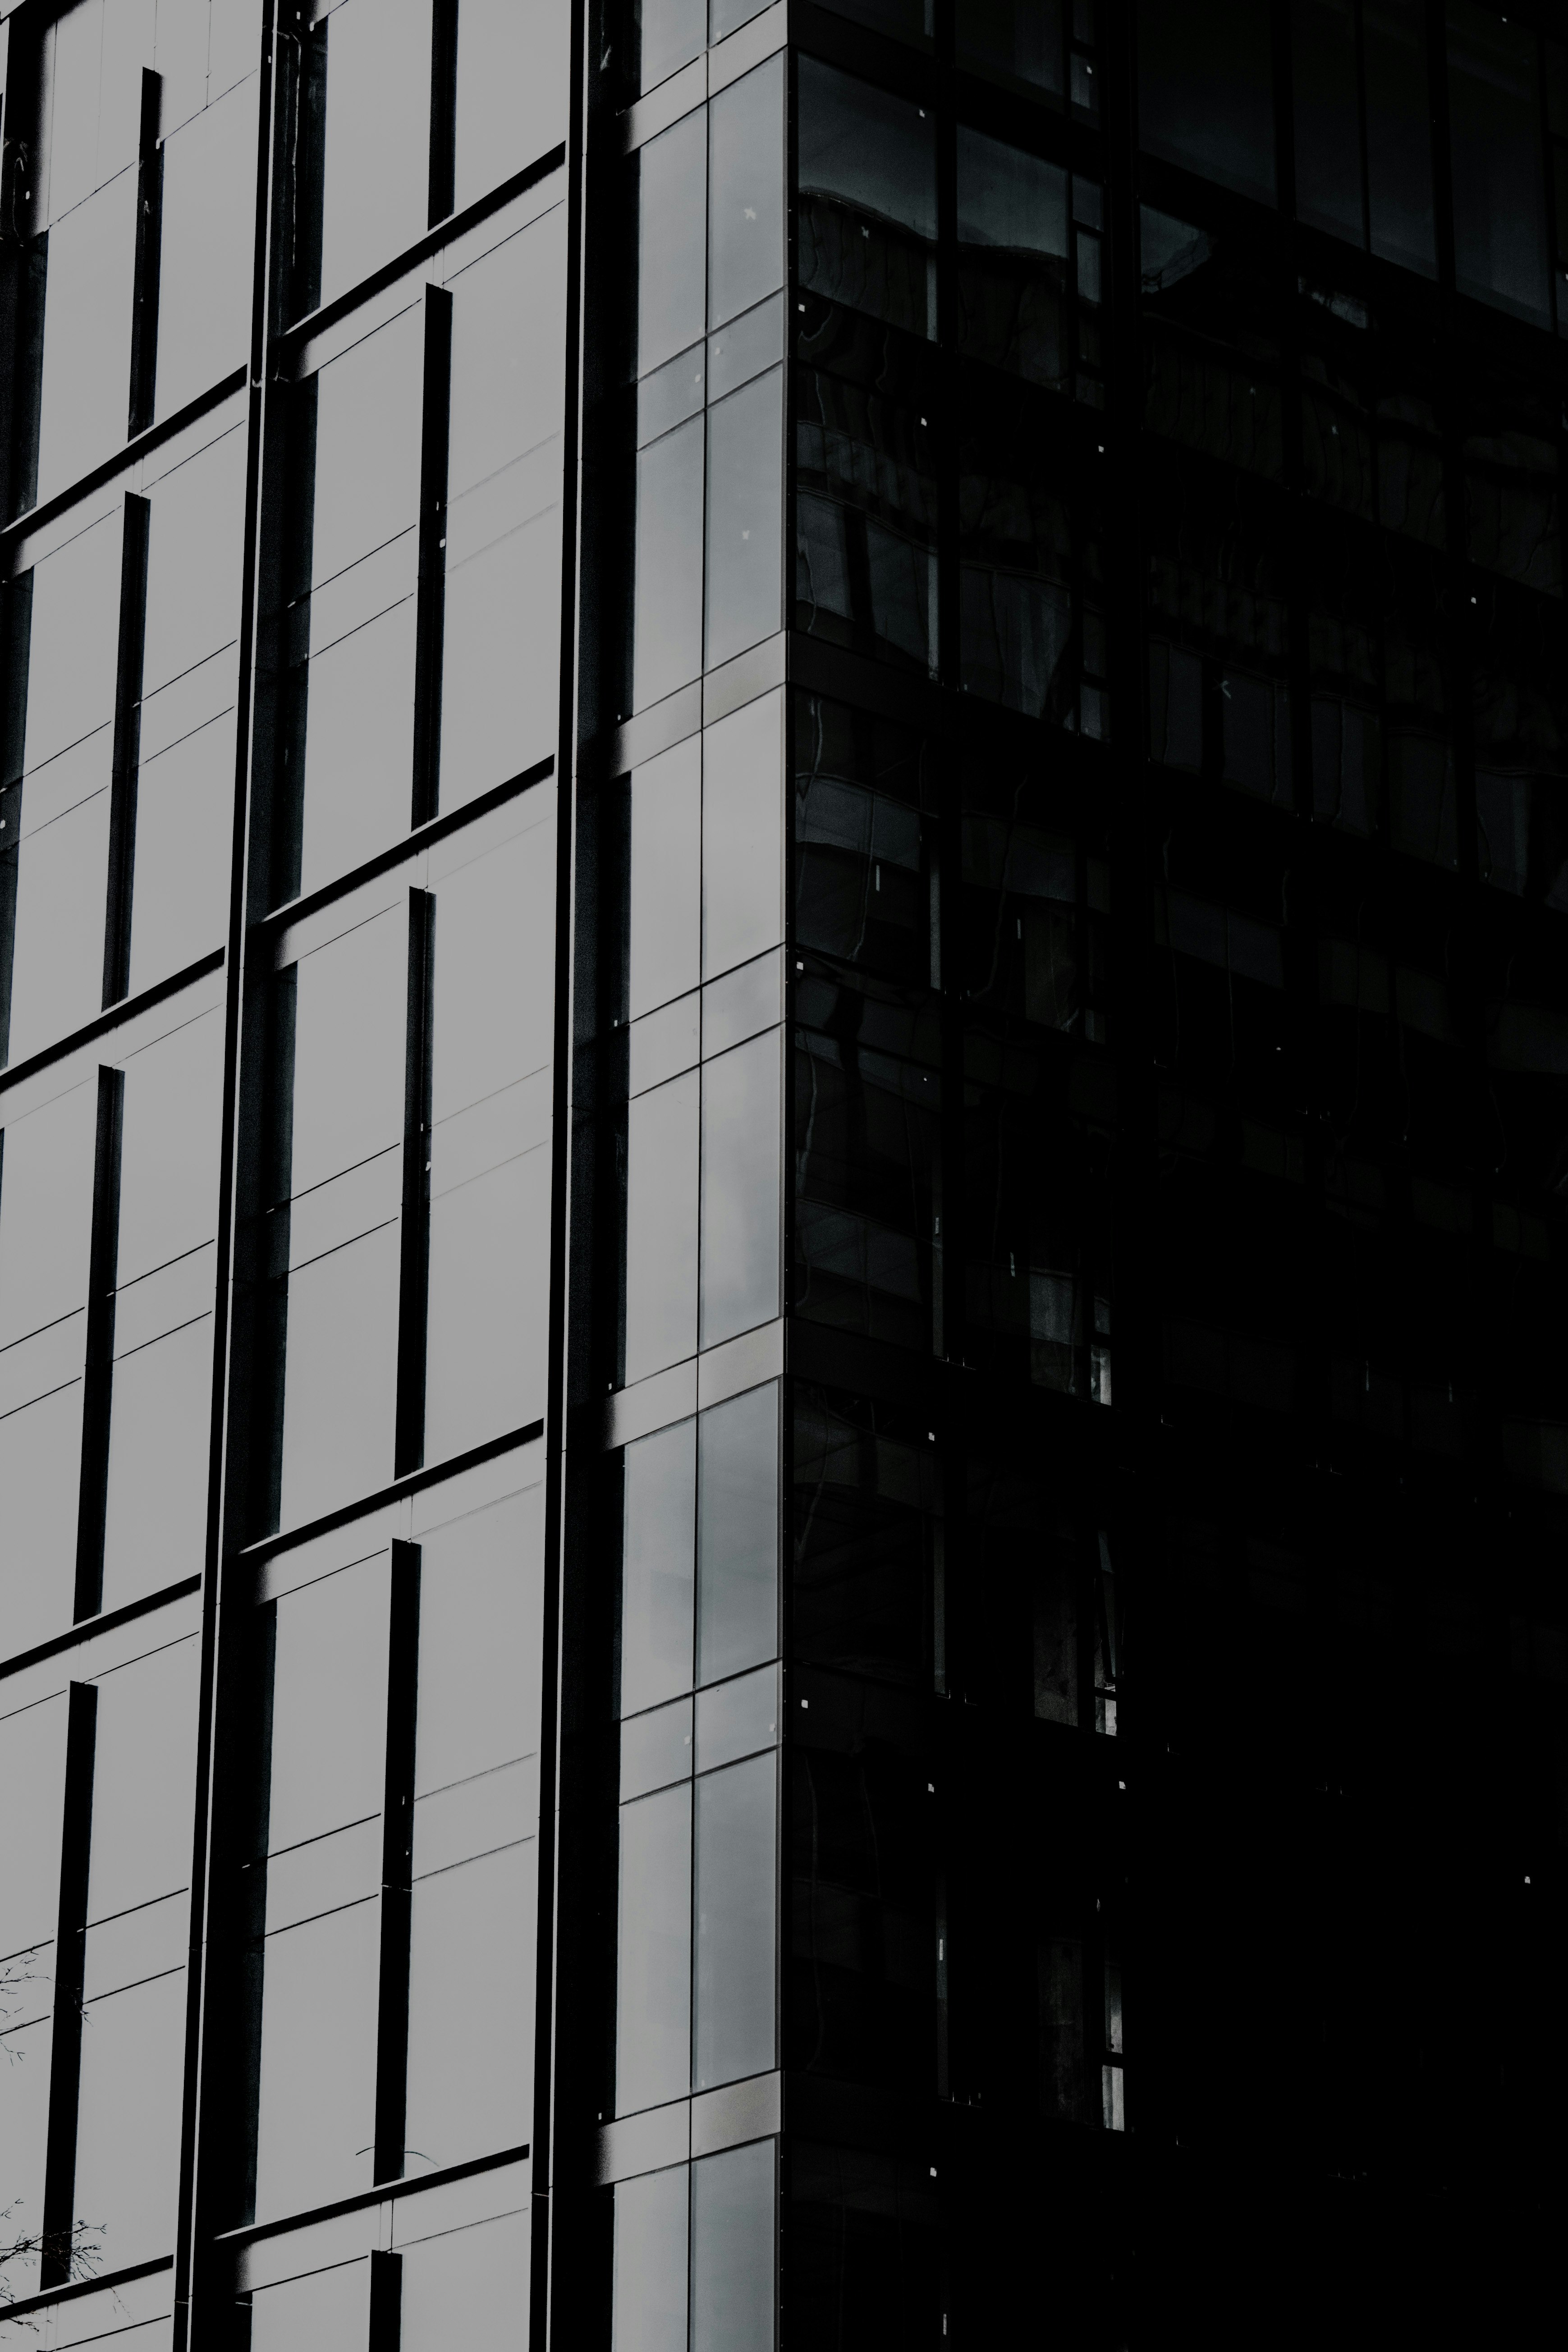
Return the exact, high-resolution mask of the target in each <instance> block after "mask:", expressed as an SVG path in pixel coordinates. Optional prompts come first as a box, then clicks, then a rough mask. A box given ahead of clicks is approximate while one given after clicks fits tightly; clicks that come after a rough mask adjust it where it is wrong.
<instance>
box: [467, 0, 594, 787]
mask: <svg viewBox="0 0 1568 2352" xmlns="http://www.w3.org/2000/svg"><path fill="white" fill-rule="evenodd" d="M552 16H555V17H558V18H559V19H560V20H561V21H562V22H564V21H565V19H564V13H563V11H561V10H559V9H554V8H552ZM462 21H463V20H462V19H461V18H459V33H458V39H459V43H460V42H461V37H462V35H461V24H462ZM565 222H566V215H565V210H564V207H562V206H558V207H557V208H556V209H555V210H554V211H553V212H552V213H550V214H548V215H546V216H545V218H544V219H543V220H542V221H538V222H536V223H534V224H533V226H531V227H529V228H526V229H523V230H522V231H521V233H520V234H519V235H518V236H513V237H510V238H509V239H508V240H507V242H506V243H505V244H504V245H503V246H501V247H499V248H498V250H497V251H495V252H494V253H489V254H487V255H486V256H485V257H484V259H483V260H482V261H479V262H476V263H475V264H474V265H473V267H472V268H469V269H465V270H464V271H463V272H462V273H461V274H460V276H458V278H454V280H453V281H452V408H451V440H450V449H449V455H448V458H447V549H446V614H445V623H444V635H443V643H444V648H445V651H444V660H443V679H442V694H441V779H440V801H441V806H442V807H443V808H444V809H450V808H457V807H458V806H459V805H460V804H461V803H464V802H465V801H468V800H472V799H473V798H474V797H475V795H476V794H478V793H483V792H488V791H489V788H490V786H491V785H492V784H499V783H502V782H505V781H506V780H507V778H508V777H510V776H516V775H521V772H522V771H523V770H524V769H525V768H529V767H531V766H532V765H533V764H534V763H535V762H536V761H539V760H542V759H545V758H547V757H548V756H549V755H550V754H551V753H552V752H553V751H554V750H555V747H556V739H557V737H558V735H559V732H560V721H561V677H560V652H561V499H562V470H561V469H562V462H563V441H562V433H561V423H562V408H561V404H562V385H563V376H562V368H561V357H560V354H561V351H562V348H563V337H564V332H565V318H564V299H565V284H566V257H565Z"/></svg>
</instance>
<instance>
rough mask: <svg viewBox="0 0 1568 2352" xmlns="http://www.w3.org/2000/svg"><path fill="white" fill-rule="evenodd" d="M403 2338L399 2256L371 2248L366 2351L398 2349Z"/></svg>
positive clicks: (393, 2351) (401, 2274)
mask: <svg viewBox="0 0 1568 2352" xmlns="http://www.w3.org/2000/svg"><path fill="white" fill-rule="evenodd" d="M402 2341H403V2256H402V2255H401V2254H395V2253H388V2252H384V2250H383V2249H382V2248H381V2247H379V2246H377V2247H375V2248H374V2250H373V2252H372V2253H371V2258H370V2352H398V2347H399V2346H400V2345H401V2343H402Z"/></svg>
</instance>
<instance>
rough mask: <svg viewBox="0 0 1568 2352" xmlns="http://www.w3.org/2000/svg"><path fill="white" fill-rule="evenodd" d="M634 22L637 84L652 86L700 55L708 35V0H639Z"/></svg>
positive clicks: (651, 87)
mask: <svg viewBox="0 0 1568 2352" xmlns="http://www.w3.org/2000/svg"><path fill="white" fill-rule="evenodd" d="M636 24H637V57H638V58H639V61H640V81H639V85H638V86H639V88H641V89H653V88H654V87H655V86H656V84H658V83H659V82H661V81H663V80H665V79H667V78H668V76H669V75H670V74H672V73H674V72H675V71H676V70H677V68H679V67H680V66H684V65H688V64H689V62H690V60H691V59H692V58H695V57H700V55H701V53H702V49H703V47H704V45H705V44H706V41H707V38H708V0H643V5H642V6H641V7H640V8H639V9H638V11H637V17H636Z"/></svg>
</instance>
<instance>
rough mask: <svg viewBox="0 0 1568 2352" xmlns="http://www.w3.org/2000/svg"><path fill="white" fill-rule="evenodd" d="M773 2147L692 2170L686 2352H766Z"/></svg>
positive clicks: (711, 2159)
mask: <svg viewBox="0 0 1568 2352" xmlns="http://www.w3.org/2000/svg"><path fill="white" fill-rule="evenodd" d="M775 2201H776V2191H775V2189H774V2185H773V2141H772V2140H771V2139H762V2140H753V2141H752V2143H751V2145H750V2146H749V2147H732V2148H726V2149H725V2151H724V2153H723V2154H722V2155H721V2156H705V2157H703V2158H701V2159H700V2161H699V2162H698V2163H696V2164H694V2165H693V2166H692V2168H691V2352H741V2347H744V2352H768V2347H770V2346H771V2345H772V2343H773V2313H774V2309H775V2306H776V2305H777V2301H778V2294H777V2287H776V2284H775V2278H774V2263H773V2242H774V2223H773V2209H774V2204H775Z"/></svg>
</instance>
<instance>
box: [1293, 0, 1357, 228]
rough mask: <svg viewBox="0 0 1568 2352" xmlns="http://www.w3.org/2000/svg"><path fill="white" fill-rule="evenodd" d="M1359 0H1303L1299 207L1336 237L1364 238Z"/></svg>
mask: <svg viewBox="0 0 1568 2352" xmlns="http://www.w3.org/2000/svg"><path fill="white" fill-rule="evenodd" d="M1355 18H1356V11H1355V0H1296V5H1295V7H1294V9H1293V10H1292V12H1291V33H1292V37H1293V38H1292V49H1291V79H1292V85H1293V89H1294V94H1295V100H1296V209H1297V211H1298V212H1299V213H1300V216H1301V218H1302V219H1303V220H1310V221H1312V222H1314V223H1315V224H1316V226H1318V227H1320V228H1326V229H1329V230H1331V232H1332V233H1333V234H1334V235H1335V236H1348V237H1351V238H1353V240H1354V241H1355V243H1356V244H1357V245H1360V244H1361V243H1362V242H1363V237H1364V236H1365V223H1364V220H1363V206H1362V180H1361V119H1360V113H1361V110H1360V104H1359V100H1358V96H1357V87H1356V85H1357V74H1356V22H1355Z"/></svg>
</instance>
